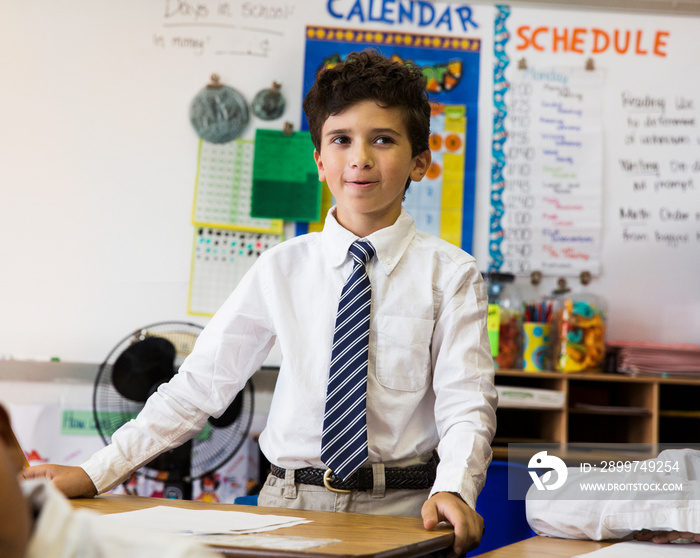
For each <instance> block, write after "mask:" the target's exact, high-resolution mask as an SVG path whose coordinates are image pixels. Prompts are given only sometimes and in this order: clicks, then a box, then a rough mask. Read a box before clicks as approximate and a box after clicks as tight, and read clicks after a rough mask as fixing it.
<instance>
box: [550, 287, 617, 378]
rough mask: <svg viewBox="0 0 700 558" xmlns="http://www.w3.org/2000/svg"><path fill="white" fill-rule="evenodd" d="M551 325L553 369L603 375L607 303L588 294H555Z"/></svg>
mask: <svg viewBox="0 0 700 558" xmlns="http://www.w3.org/2000/svg"><path fill="white" fill-rule="evenodd" d="M555 294H556V296H555V298H554V306H553V313H552V324H551V341H550V342H551V350H552V364H553V368H554V369H555V370H557V371H559V372H583V371H601V370H602V368H603V362H604V360H605V322H606V314H607V305H606V303H605V300H604V299H603V298H602V297H600V296H597V295H594V294H592V293H588V292H580V293H571V292H564V293H555Z"/></svg>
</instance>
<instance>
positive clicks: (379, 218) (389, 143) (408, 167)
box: [314, 100, 430, 237]
mask: <svg viewBox="0 0 700 558" xmlns="http://www.w3.org/2000/svg"><path fill="white" fill-rule="evenodd" d="M404 118H405V117H404V112H403V110H402V109H401V108H398V107H392V108H382V107H381V106H380V105H378V104H377V103H376V102H375V101H373V100H365V101H359V102H357V103H355V104H352V105H350V106H349V107H348V108H346V109H345V110H344V111H343V112H341V113H339V114H336V115H331V116H329V117H328V118H327V119H326V121H325V122H324V123H323V128H322V130H321V148H320V152H319V151H314V158H315V160H316V165H317V166H318V177H319V180H321V181H324V180H325V181H326V182H327V183H328V187H329V188H330V191H331V193H332V194H333V196H334V197H335V199H336V203H337V212H336V219H337V220H338V222H339V223H340V224H341V225H342V226H344V227H345V228H346V229H348V230H350V231H352V232H353V233H355V234H356V235H358V236H360V237H365V236H367V235H369V234H371V233H372V232H374V231H376V230H379V229H382V228H384V227H388V226H390V225H392V224H393V223H394V222H395V221H396V219H397V218H398V216H399V214H400V213H401V202H402V199H403V195H404V191H405V188H406V182H407V181H408V179H409V178H410V179H411V180H413V181H416V182H417V181H419V180H421V179H422V178H423V176H424V175H425V173H426V171H427V170H428V167H429V166H430V151H425V152H423V153H421V154H419V155H417V156H416V157H412V156H411V153H412V147H411V142H410V139H409V137H408V131H407V129H406V125H405V123H404Z"/></svg>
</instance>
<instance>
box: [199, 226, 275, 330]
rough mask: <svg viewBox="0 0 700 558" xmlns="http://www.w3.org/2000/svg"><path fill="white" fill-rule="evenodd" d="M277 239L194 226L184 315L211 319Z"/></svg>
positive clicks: (269, 235) (266, 235) (258, 234)
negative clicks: (188, 288) (188, 314)
mask: <svg viewBox="0 0 700 558" xmlns="http://www.w3.org/2000/svg"><path fill="white" fill-rule="evenodd" d="M281 240H282V239H281V236H279V235H271V234H262V233H251V232H245V231H233V230H228V229H216V228H211V227H198V228H197V229H196V230H195V234H194V245H193V248H192V268H191V272H190V291H189V300H188V312H189V313H190V314H193V315H200V316H212V315H214V313H215V312H216V311H217V310H218V309H219V307H220V306H221V305H222V304H223V303H224V301H225V300H226V299H227V298H228V296H229V295H230V294H231V292H232V291H233V289H234V288H235V286H236V285H237V284H238V283H239V281H240V280H241V279H242V277H243V275H245V274H246V272H247V271H248V270H249V269H250V268H251V267H252V265H253V264H254V263H255V261H256V260H257V259H258V258H259V257H260V254H262V253H263V252H264V251H265V250H267V249H268V248H271V247H273V246H276V245H277V244H279V243H280V242H281Z"/></svg>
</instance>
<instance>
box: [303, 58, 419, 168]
mask: <svg viewBox="0 0 700 558" xmlns="http://www.w3.org/2000/svg"><path fill="white" fill-rule="evenodd" d="M368 99H371V100H375V101H377V103H378V104H379V105H381V106H383V107H387V108H391V107H399V108H401V109H402V110H403V113H404V114H405V119H406V120H405V123H406V128H407V129H408V135H409V139H410V141H411V149H412V154H411V156H412V157H415V156H416V155H419V154H420V153H423V152H424V151H425V150H426V149H429V144H428V139H429V137H430V104H429V102H428V93H427V91H426V89H425V77H424V76H423V72H422V71H421V69H420V68H419V67H417V66H415V65H413V64H402V63H401V62H397V61H394V60H390V59H388V58H385V57H384V56H382V55H381V54H379V53H378V52H377V51H374V50H369V49H368V50H363V51H362V52H352V53H350V54H348V56H347V58H346V59H345V60H344V61H343V62H340V63H339V64H337V65H336V66H333V67H332V68H328V69H325V70H322V71H321V72H320V73H319V74H318V75H317V76H316V81H315V83H314V84H313V86H312V87H311V89H309V92H308V93H307V94H306V97H305V98H304V104H303V107H304V112H305V113H306V119H307V121H308V123H309V131H310V132H311V141H312V142H313V144H314V147H315V148H316V149H317V150H318V151H319V152H320V150H321V129H322V128H323V123H324V122H325V121H326V119H327V118H328V117H329V116H331V115H336V114H339V113H341V112H342V111H343V110H345V109H346V108H347V107H348V106H350V105H351V104H353V103H357V102H359V101H366V100H368Z"/></svg>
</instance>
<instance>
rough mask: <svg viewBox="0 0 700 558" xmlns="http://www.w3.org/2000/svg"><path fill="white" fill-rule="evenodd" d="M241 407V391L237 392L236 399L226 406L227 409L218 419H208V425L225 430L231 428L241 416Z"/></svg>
mask: <svg viewBox="0 0 700 558" xmlns="http://www.w3.org/2000/svg"><path fill="white" fill-rule="evenodd" d="M242 407H243V390H241V391H239V392H238V395H236V398H235V399H234V400H233V402H232V403H231V404H230V405H229V406H228V409H226V410H225V411H224V413H223V414H222V415H221V416H220V417H219V418H214V417H209V424H211V425H212V426H214V427H216V428H226V427H227V426H231V425H232V424H233V423H234V422H235V421H236V419H237V418H238V416H239V415H240V414H241V408H242Z"/></svg>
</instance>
